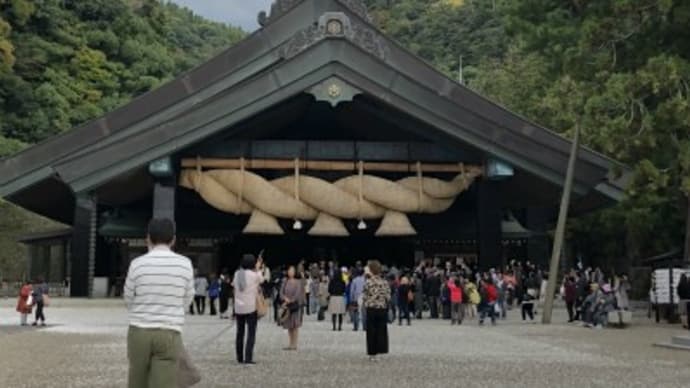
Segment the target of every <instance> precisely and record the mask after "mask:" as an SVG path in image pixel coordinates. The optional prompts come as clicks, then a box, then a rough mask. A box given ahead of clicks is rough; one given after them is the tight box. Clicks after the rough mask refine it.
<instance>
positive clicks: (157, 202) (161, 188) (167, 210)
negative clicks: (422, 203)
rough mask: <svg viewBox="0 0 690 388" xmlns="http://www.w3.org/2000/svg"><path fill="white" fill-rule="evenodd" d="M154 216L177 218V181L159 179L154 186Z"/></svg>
mask: <svg viewBox="0 0 690 388" xmlns="http://www.w3.org/2000/svg"><path fill="white" fill-rule="evenodd" d="M153 218H169V219H171V220H173V221H174V220H175V183H174V182H165V181H159V182H156V185H155V186H154V188H153Z"/></svg>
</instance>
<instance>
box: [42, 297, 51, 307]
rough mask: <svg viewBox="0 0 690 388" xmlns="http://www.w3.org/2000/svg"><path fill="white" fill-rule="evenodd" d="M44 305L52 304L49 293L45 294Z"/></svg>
mask: <svg viewBox="0 0 690 388" xmlns="http://www.w3.org/2000/svg"><path fill="white" fill-rule="evenodd" d="M43 306H45V307H48V306H50V297H49V296H48V294H43Z"/></svg>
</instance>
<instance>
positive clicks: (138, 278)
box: [124, 246, 194, 332]
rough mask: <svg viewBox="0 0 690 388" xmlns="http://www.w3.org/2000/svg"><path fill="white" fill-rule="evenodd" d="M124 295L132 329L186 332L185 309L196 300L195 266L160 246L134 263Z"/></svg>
mask: <svg viewBox="0 0 690 388" xmlns="http://www.w3.org/2000/svg"><path fill="white" fill-rule="evenodd" d="M124 294H125V302H126V303H127V309H128V310H129V324H130V326H136V327H140V328H145V329H168V330H175V331H179V332H182V326H184V314H185V308H186V306H188V305H189V304H190V303H191V302H192V300H193V299H194V273H193V271H192V264H191V262H190V260H189V259H188V258H186V257H184V256H181V255H178V254H176V253H174V252H172V251H171V250H170V249H169V248H168V247H165V246H157V247H155V248H153V249H152V250H151V251H150V252H149V253H147V254H145V255H143V256H140V257H138V258H136V259H134V260H132V263H131V264H130V265H129V271H128V272H127V280H126V281H125V289H124Z"/></svg>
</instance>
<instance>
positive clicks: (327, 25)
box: [280, 12, 389, 59]
mask: <svg viewBox="0 0 690 388" xmlns="http://www.w3.org/2000/svg"><path fill="white" fill-rule="evenodd" d="M327 38H339V39H347V40H349V41H351V42H352V43H354V44H355V45H357V46H359V47H360V48H362V49H363V50H364V51H366V52H368V53H370V54H373V55H374V56H376V57H378V58H381V59H385V58H386V55H387V54H388V51H389V48H388V45H387V44H386V41H385V39H384V38H383V37H382V36H381V35H380V34H379V33H378V31H376V30H375V29H374V28H372V27H371V26H369V25H368V24H364V23H361V22H359V21H356V20H350V18H349V17H348V16H347V15H346V14H344V13H342V12H326V13H324V14H323V15H321V17H320V18H319V22H318V23H317V24H316V25H312V26H309V27H307V28H305V29H303V30H301V31H299V32H297V33H296V34H295V35H294V36H292V38H290V39H289V40H288V41H287V42H286V43H285V44H284V45H283V47H281V48H280V56H281V57H283V58H285V59H290V58H292V57H294V56H296V55H297V54H299V53H301V52H302V51H304V50H306V49H308V48H309V47H311V46H313V45H314V44H316V43H318V42H320V41H322V40H323V39H327Z"/></svg>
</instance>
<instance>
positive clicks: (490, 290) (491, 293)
mask: <svg viewBox="0 0 690 388" xmlns="http://www.w3.org/2000/svg"><path fill="white" fill-rule="evenodd" d="M486 296H487V297H488V300H487V302H495V301H496V300H497V299H498V291H497V290H496V287H491V286H488V287H486Z"/></svg>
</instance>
